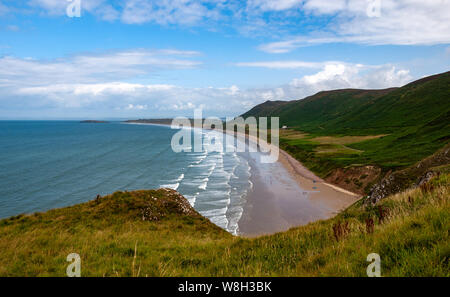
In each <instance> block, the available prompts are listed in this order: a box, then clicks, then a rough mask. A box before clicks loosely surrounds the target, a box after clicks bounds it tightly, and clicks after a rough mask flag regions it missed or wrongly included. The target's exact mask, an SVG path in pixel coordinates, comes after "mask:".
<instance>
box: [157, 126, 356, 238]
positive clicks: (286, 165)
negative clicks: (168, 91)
mask: <svg viewBox="0 0 450 297" xmlns="http://www.w3.org/2000/svg"><path fill="white" fill-rule="evenodd" d="M151 125H162V126H170V125H167V124H161V123H157V124H151ZM199 129H201V128H199ZM222 132H223V133H227V132H226V131H222ZM228 134H230V133H228ZM245 138H246V142H247V144H248V142H249V141H251V142H253V143H258V139H257V138H255V137H253V136H249V135H245ZM259 146H260V147H264V146H265V147H266V149H267V147H270V148H273V145H272V144H268V143H267V142H262V141H260V142H259ZM240 154H241V155H242V156H243V157H244V158H246V159H247V160H248V162H249V165H250V167H251V177H250V181H251V183H252V184H253V187H252V189H251V190H250V192H249V193H248V195H247V197H246V199H247V201H246V204H245V206H244V210H243V214H242V217H241V219H240V220H239V222H238V225H239V232H238V233H239V234H240V235H241V236H246V237H254V236H260V235H265V234H273V233H276V232H282V231H285V230H288V229H289V228H292V227H296V226H301V225H305V224H308V223H310V222H313V221H317V220H321V219H327V218H330V217H332V216H334V215H336V214H337V213H339V212H340V211H341V210H343V209H345V208H347V207H348V206H350V205H351V204H353V203H354V202H356V201H357V200H358V199H359V198H360V196H359V195H357V194H354V193H351V192H349V191H347V190H344V189H341V188H339V187H337V186H335V185H331V184H329V183H326V182H325V181H324V180H322V179H321V178H319V177H317V176H316V175H315V174H314V173H313V172H311V171H310V170H308V169H307V168H306V167H305V166H303V165H302V164H301V163H300V162H299V161H297V160H296V159H295V158H293V157H292V156H290V155H289V154H288V153H287V152H285V151H283V150H281V149H279V158H278V161H277V162H275V163H261V160H260V156H261V153H259V152H258V153H249V152H245V153H240Z"/></svg>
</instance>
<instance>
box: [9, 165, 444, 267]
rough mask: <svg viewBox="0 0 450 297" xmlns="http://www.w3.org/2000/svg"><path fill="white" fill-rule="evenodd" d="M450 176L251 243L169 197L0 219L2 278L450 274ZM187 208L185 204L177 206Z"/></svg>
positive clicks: (136, 197)
mask: <svg viewBox="0 0 450 297" xmlns="http://www.w3.org/2000/svg"><path fill="white" fill-rule="evenodd" d="M449 190H450V175H449V174H448V173H442V174H441V175H440V176H439V177H436V178H434V179H433V180H432V181H431V182H429V183H427V184H425V185H424V186H422V187H421V188H418V189H416V190H410V191H407V192H405V193H401V194H397V195H395V196H392V197H389V198H387V199H384V200H382V202H380V203H379V204H378V205H377V206H376V207H372V206H364V205H363V204H362V202H358V203H356V204H355V205H353V206H352V207H350V208H349V209H347V210H346V211H344V212H342V213H341V214H339V215H338V216H337V217H335V218H333V219H329V220H326V221H319V222H315V223H311V224H308V225H306V226H303V227H298V228H294V229H291V230H289V231H287V232H283V233H278V234H275V235H271V236H263V237H259V238H254V239H247V238H241V237H234V236H232V235H230V234H229V233H227V232H225V231H223V230H222V229H220V228H218V227H217V226H215V225H213V224H212V223H210V222H209V221H208V220H207V219H205V218H203V217H201V216H200V215H199V214H197V213H196V212H195V211H194V210H193V209H192V208H190V207H189V206H188V204H186V203H187V202H186V201H185V200H183V199H182V198H181V197H180V196H179V194H177V193H176V192H175V191H172V190H164V189H162V190H157V191H137V192H117V193H115V194H113V195H110V196H106V197H102V198H100V199H97V200H94V201H91V202H88V203H84V204H80V205H76V206H73V207H67V208H62V209H55V210H51V211H49V212H46V213H36V214H33V215H21V216H17V217H12V218H9V219H5V220H1V221H0V276H65V273H66V272H65V271H66V267H67V265H68V264H69V263H68V262H66V257H67V255H68V254H70V253H78V254H79V255H80V256H81V261H82V262H81V273H82V276H366V268H367V265H368V264H369V263H368V262H367V261H366V258H367V255H368V254H370V253H378V254H379V255H380V257H381V273H382V276H450V267H449V257H450V237H449V230H450V201H449V197H450V195H449V194H450V193H449ZM183 201H184V202H183Z"/></svg>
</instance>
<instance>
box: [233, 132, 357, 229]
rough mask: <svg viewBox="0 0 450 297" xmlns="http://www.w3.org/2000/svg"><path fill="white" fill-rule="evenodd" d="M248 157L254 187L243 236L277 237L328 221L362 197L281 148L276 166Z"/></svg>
mask: <svg viewBox="0 0 450 297" xmlns="http://www.w3.org/2000/svg"><path fill="white" fill-rule="evenodd" d="M255 140H256V139H249V141H255ZM263 145H264V144H263ZM265 145H269V144H265ZM269 146H270V145H269ZM246 157H247V158H248V159H249V163H250V165H251V168H252V170H251V174H252V176H251V181H252V183H253V185H254V187H253V190H252V191H250V192H249V194H248V196H247V203H246V205H245V207H244V212H243V215H242V218H241V220H240V221H239V232H240V234H241V235H243V236H249V237H253V236H259V235H265V234H273V233H276V232H281V231H285V230H288V229H290V228H292V227H295V226H300V225H305V224H307V223H309V222H313V221H317V220H321V219H327V218H330V217H332V216H334V215H336V214H337V213H338V212H339V211H341V210H343V209H345V208H346V207H348V206H350V205H351V204H353V203H354V202H355V201H357V200H358V199H359V198H360V196H359V195H357V194H354V193H351V192H349V191H346V190H344V189H341V188H339V187H337V186H334V185H330V184H328V183H325V182H324V181H323V180H322V179H321V178H319V177H317V176H316V175H315V174H314V173H312V172H311V171H309V170H308V169H307V168H306V167H304V166H303V165H302V164H301V163H300V162H299V161H297V160H296V159H294V158H293V157H291V156H290V155H289V154H288V153H287V152H285V151H283V150H281V149H280V154H279V159H278V162H276V163H271V164H262V163H261V162H260V161H259V158H258V153H253V154H252V153H247V156H246Z"/></svg>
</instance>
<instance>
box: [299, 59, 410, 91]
mask: <svg viewBox="0 0 450 297" xmlns="http://www.w3.org/2000/svg"><path fill="white" fill-rule="evenodd" d="M411 80H412V76H411V75H410V74H409V71H408V70H405V69H397V67H395V66H393V65H381V66H365V65H360V64H354V65H353V64H339V63H338V64H328V65H325V66H324V68H323V69H322V70H321V71H319V72H317V73H315V74H312V75H305V76H303V77H302V78H299V79H294V80H292V82H291V83H290V86H291V87H293V88H295V89H300V90H303V91H305V90H307V91H306V92H309V93H316V92H320V91H326V90H335V89H347V88H357V89H383V88H390V87H400V86H403V85H405V84H407V83H408V82H410V81H411Z"/></svg>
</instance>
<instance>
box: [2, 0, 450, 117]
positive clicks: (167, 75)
mask: <svg viewBox="0 0 450 297" xmlns="http://www.w3.org/2000/svg"><path fill="white" fill-rule="evenodd" d="M78 2H79V3H80V4H81V7H80V10H81V14H80V17H77V7H78ZM449 70H450V0H427V1H423V0H396V1H394V0H330V1H325V0H246V1H244V0H242V1H233V0H231V1H230V0H121V1H118V0H117V1H107V0H72V1H71V2H70V0H22V1H21V0H19V1H17V0H0V119H62V118H70V119H72V118H77V119H79V118H99V119H100V118H141V117H171V116H178V115H186V116H192V115H193V109H195V108H203V110H204V114H206V115H208V116H213V115H214V116H234V115H238V114H241V113H243V112H245V111H246V110H248V109H249V108H251V107H253V106H254V105H256V104H258V103H261V102H264V101H266V100H292V99H301V98H304V97H306V96H309V95H312V94H314V93H316V92H318V91H322V90H330V89H340V88H387V87H395V86H402V85H404V84H406V83H408V82H410V81H412V80H415V79H419V78H421V77H423V76H428V75H431V74H436V73H440V72H445V71H449Z"/></svg>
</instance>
